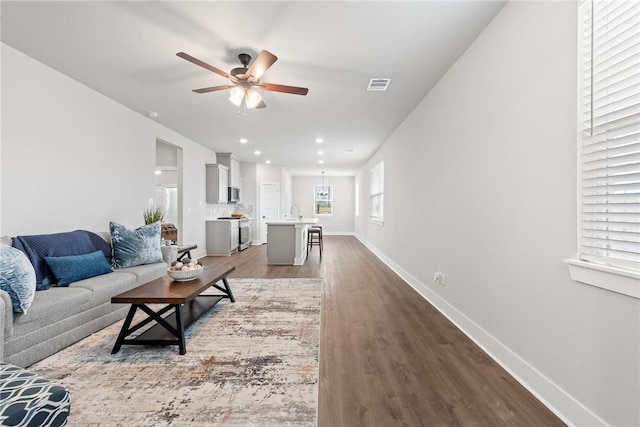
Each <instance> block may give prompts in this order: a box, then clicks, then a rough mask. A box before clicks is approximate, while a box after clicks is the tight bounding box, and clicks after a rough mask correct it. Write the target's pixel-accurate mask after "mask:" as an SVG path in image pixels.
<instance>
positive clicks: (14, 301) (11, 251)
mask: <svg viewBox="0 0 640 427" xmlns="http://www.w3.org/2000/svg"><path fill="white" fill-rule="evenodd" d="M0 289H2V290H3V291H5V292H6V293H8V294H9V298H11V305H12V306H13V311H15V312H17V313H26V312H27V310H28V309H29V307H31V303H33V298H34V297H35V295H36V272H35V270H34V269H33V265H31V262H29V259H28V258H27V256H26V255H25V254H24V253H23V252H22V251H20V250H18V249H16V248H12V247H11V246H7V245H3V244H0Z"/></svg>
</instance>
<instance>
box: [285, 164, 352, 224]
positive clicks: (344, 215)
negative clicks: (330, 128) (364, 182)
mask: <svg viewBox="0 0 640 427" xmlns="http://www.w3.org/2000/svg"><path fill="white" fill-rule="evenodd" d="M354 179H355V178H354V177H353V176H325V177H324V184H325V185H332V186H333V215H331V216H324V215H320V216H317V218H318V224H320V225H322V232H323V233H324V234H353V232H354V230H355V229H354V216H355V203H354V197H355V195H354V187H355V184H354ZM321 183H322V179H321V177H319V176H294V177H293V199H292V202H293V204H297V205H298V206H300V214H301V215H303V216H305V217H314V212H313V209H314V197H313V191H314V186H315V185H320V184H321ZM287 213H289V210H287Z"/></svg>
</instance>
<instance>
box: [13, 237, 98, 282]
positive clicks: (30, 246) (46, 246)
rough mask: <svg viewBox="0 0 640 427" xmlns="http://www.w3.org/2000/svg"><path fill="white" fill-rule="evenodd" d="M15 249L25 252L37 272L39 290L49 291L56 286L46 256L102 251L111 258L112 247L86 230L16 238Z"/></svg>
mask: <svg viewBox="0 0 640 427" xmlns="http://www.w3.org/2000/svg"><path fill="white" fill-rule="evenodd" d="M13 247H15V248H18V249H20V250H21V251H22V252H24V253H25V254H26V255H27V257H28V258H29V261H31V264H33V267H34V269H35V271H36V283H37V285H38V286H37V289H38V290H43V289H47V288H48V287H49V286H50V285H52V284H55V276H54V275H53V272H52V271H51V269H50V268H49V265H48V264H47V263H46V261H45V260H44V257H46V256H52V257H53V256H68V255H82V254H88V253H91V252H95V251H98V250H99V251H102V252H103V253H104V254H105V256H106V257H107V259H110V257H111V246H110V245H109V243H107V242H105V241H104V239H102V238H101V237H100V236H98V235H97V234H95V233H92V232H90V231H86V230H76V231H70V232H66V233H55V234H40V235H31V236H16V237H15V238H14V239H13Z"/></svg>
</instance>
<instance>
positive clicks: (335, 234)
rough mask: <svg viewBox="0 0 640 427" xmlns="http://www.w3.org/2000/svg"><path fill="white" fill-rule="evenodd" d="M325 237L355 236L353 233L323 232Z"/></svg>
mask: <svg viewBox="0 0 640 427" xmlns="http://www.w3.org/2000/svg"><path fill="white" fill-rule="evenodd" d="M322 235H323V236H355V235H356V233H354V232H353V231H322Z"/></svg>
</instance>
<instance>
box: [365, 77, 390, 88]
mask: <svg viewBox="0 0 640 427" xmlns="http://www.w3.org/2000/svg"><path fill="white" fill-rule="evenodd" d="M389 83H391V79H371V80H369V86H367V90H369V91H384V90H387V88H388V87H389Z"/></svg>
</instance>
